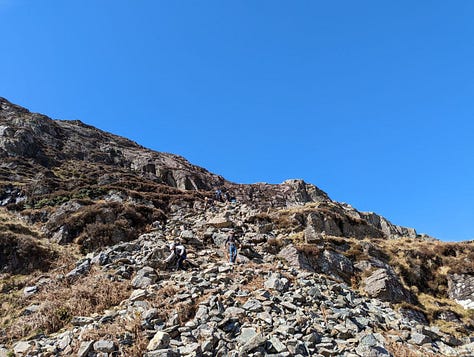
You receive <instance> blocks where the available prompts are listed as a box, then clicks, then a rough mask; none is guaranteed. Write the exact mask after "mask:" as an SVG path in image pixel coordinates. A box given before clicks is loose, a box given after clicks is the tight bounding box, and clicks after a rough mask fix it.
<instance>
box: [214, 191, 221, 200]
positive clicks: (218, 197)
mask: <svg viewBox="0 0 474 357" xmlns="http://www.w3.org/2000/svg"><path fill="white" fill-rule="evenodd" d="M215 195H216V201H219V202H222V191H221V190H220V189H217V190H216V194H215Z"/></svg>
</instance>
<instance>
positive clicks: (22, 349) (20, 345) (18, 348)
mask: <svg viewBox="0 0 474 357" xmlns="http://www.w3.org/2000/svg"><path fill="white" fill-rule="evenodd" d="M30 348H31V344H30V343H29V342H27V341H20V342H17V343H16V344H15V345H14V346H13V352H15V353H16V354H19V355H25V354H26V352H28V350H29V349H30Z"/></svg>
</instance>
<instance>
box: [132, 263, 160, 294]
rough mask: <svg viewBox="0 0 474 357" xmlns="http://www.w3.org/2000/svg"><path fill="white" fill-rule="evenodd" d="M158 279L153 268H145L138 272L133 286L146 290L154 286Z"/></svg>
mask: <svg viewBox="0 0 474 357" xmlns="http://www.w3.org/2000/svg"><path fill="white" fill-rule="evenodd" d="M157 279H158V275H157V274H156V272H155V270H154V269H153V268H151V267H143V268H142V269H140V270H139V271H138V272H137V275H136V276H135V278H133V280H132V283H131V284H132V286H133V287H134V288H135V289H144V288H146V287H147V286H149V285H151V284H153V283H155V282H156V280H157Z"/></svg>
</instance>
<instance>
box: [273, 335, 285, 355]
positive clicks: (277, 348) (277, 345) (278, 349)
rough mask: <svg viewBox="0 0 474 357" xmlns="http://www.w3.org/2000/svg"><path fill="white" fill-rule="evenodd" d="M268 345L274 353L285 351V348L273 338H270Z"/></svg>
mask: <svg viewBox="0 0 474 357" xmlns="http://www.w3.org/2000/svg"><path fill="white" fill-rule="evenodd" d="M270 343H271V344H272V347H273V349H274V350H275V351H276V353H281V352H284V351H286V349H287V348H286V346H285V345H284V344H283V343H282V342H281V341H280V340H279V339H278V338H277V337H275V336H273V337H272V338H270Z"/></svg>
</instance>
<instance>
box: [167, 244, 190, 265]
mask: <svg viewBox="0 0 474 357" xmlns="http://www.w3.org/2000/svg"><path fill="white" fill-rule="evenodd" d="M169 248H170V251H171V253H170V255H169V256H168V258H166V259H165V262H166V263H169V262H171V261H173V259H175V258H176V259H177V260H176V270H179V269H183V262H184V261H185V260H186V248H185V247H184V245H182V244H181V243H171V244H170V245H169Z"/></svg>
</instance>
